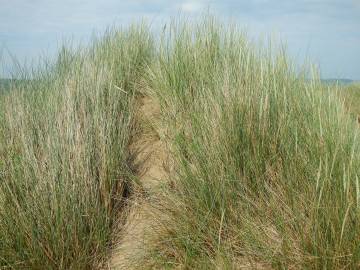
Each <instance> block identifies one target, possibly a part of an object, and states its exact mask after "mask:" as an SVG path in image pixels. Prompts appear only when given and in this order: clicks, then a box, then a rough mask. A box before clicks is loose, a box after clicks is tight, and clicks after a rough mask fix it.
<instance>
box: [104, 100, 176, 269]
mask: <svg viewBox="0 0 360 270" xmlns="http://www.w3.org/2000/svg"><path fill="white" fill-rule="evenodd" d="M137 112H138V114H137V116H136V117H137V121H138V124H139V129H138V130H139V132H138V134H136V135H135V138H134V140H133V142H132V143H131V145H130V154H131V156H133V158H134V160H133V166H134V168H135V171H136V174H137V176H138V178H139V182H140V189H142V191H139V193H141V192H142V193H144V194H145V195H144V196H141V195H140V196H137V194H135V196H133V198H134V199H133V201H132V202H131V203H130V206H129V208H130V209H129V214H128V216H127V218H126V223H125V226H123V227H122V229H121V232H120V235H119V239H118V241H117V243H118V244H116V243H115V248H114V250H113V252H112V254H111V258H110V261H109V265H108V267H109V269H132V268H135V266H134V264H136V262H138V261H141V260H139V259H140V258H141V257H142V256H143V255H144V250H143V248H144V239H145V237H146V234H147V232H148V230H149V229H150V226H151V225H152V222H153V220H152V217H151V215H150V213H149V211H150V204H149V202H148V201H147V200H148V198H149V197H150V196H152V195H156V193H157V192H159V190H160V189H159V187H160V185H161V184H163V183H164V182H165V179H166V175H167V172H166V171H167V168H168V167H169V155H168V153H167V151H166V146H165V142H164V141H163V140H162V139H161V138H162V137H163V135H164V134H163V133H164V130H163V129H161V125H160V123H159V114H160V108H159V106H158V104H157V103H156V101H155V100H154V99H152V98H150V97H148V96H143V97H141V98H139V99H138V109H137ZM135 193H136V192H135Z"/></svg>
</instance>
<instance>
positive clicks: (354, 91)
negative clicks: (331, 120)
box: [339, 83, 360, 123]
mask: <svg viewBox="0 0 360 270" xmlns="http://www.w3.org/2000/svg"><path fill="white" fill-rule="evenodd" d="M339 92H340V93H341V98H343V99H344V101H345V106H346V108H347V109H348V111H349V112H350V114H351V115H352V116H353V117H354V118H355V119H357V120H358V122H359V123H360V84H359V83H352V84H350V85H348V86H343V87H341V91H339Z"/></svg>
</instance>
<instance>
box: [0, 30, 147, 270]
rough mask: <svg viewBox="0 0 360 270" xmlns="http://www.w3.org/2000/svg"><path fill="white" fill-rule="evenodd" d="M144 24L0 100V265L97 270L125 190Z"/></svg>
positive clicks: (64, 56) (64, 58)
mask: <svg viewBox="0 0 360 270" xmlns="http://www.w3.org/2000/svg"><path fill="white" fill-rule="evenodd" d="M151 54H152V41H151V37H150V36H149V32H148V30H147V29H146V27H132V28H131V29H129V30H126V31H109V32H108V33H106V34H105V35H104V37H102V38H101V39H99V40H97V41H96V40H95V41H94V44H93V45H92V46H91V47H90V48H88V49H82V50H72V49H66V48H63V49H62V50H61V52H60V53H59V56H58V59H57V62H56V63H55V64H54V65H50V66H48V67H46V68H44V67H42V68H40V69H38V70H37V71H35V72H34V73H33V74H30V73H27V72H26V73H24V75H23V76H24V77H25V76H26V77H30V78H31V80H28V81H24V83H21V84H14V85H13V86H12V89H11V90H10V91H8V92H7V93H4V94H3V95H2V96H0V104H1V108H0V112H1V113H0V160H1V163H0V177H1V178H0V239H1V241H0V268H1V269H94V267H95V266H96V265H97V264H99V263H100V262H101V260H103V259H104V258H105V255H106V253H107V252H108V246H109V244H110V241H109V240H110V233H111V228H112V224H113V222H114V220H115V219H116V218H117V217H118V216H119V215H120V213H121V208H122V206H123V204H124V196H126V193H128V192H129V189H130V188H131V183H130V182H129V177H128V175H129V173H130V171H129V168H128V162H127V159H128V152H127V145H128V143H129V139H130V136H131V134H132V132H133V131H132V130H133V110H132V103H133V99H134V95H135V92H136V84H137V82H138V81H139V78H140V77H141V76H142V73H143V69H144V67H145V66H147V65H148V62H149V61H150V57H151Z"/></svg>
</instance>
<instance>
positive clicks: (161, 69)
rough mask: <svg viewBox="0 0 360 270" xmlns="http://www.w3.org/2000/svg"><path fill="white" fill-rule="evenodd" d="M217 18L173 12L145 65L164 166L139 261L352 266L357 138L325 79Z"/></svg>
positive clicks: (359, 195) (359, 239)
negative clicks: (167, 162) (164, 133)
mask: <svg viewBox="0 0 360 270" xmlns="http://www.w3.org/2000/svg"><path fill="white" fill-rule="evenodd" d="M311 74H313V79H312V80H311V81H309V80H308V79H307V77H308V75H309V72H303V73H298V72H296V71H295V69H294V68H293V65H292V64H291V62H290V61H289V60H288V58H287V56H286V53H285V50H284V49H283V48H282V47H281V46H279V47H276V46H271V44H269V47H265V48H264V47H263V46H258V45H256V44H255V43H254V42H251V41H249V39H248V38H247V37H246V35H245V34H244V33H242V32H241V31H239V30H238V29H237V28H236V27H224V26H223V25H221V24H219V23H217V22H216V20H215V19H212V18H210V19H206V20H204V21H203V22H200V23H196V24H182V23H173V24H172V25H171V26H170V27H169V30H168V31H167V32H166V33H165V35H164V38H163V40H162V43H161V45H160V49H159V55H158V58H157V59H156V61H155V63H154V64H153V66H152V69H151V70H150V72H149V84H150V89H151V93H152V95H154V96H155V97H157V98H159V100H160V104H161V107H162V117H163V121H164V123H165V125H168V130H169V136H168V141H169V142H170V146H171V150H172V155H173V157H174V169H173V171H174V173H173V174H172V175H170V182H171V185H170V186H171V188H169V189H168V190H166V191H165V194H164V195H163V196H162V197H161V198H160V199H159V201H157V203H156V207H157V208H158V209H159V210H160V212H161V213H162V215H165V217H164V218H163V219H160V218H159V219H160V221H159V227H155V228H154V230H155V231H156V230H157V231H159V232H161V234H160V235H159V236H158V237H156V238H155V239H152V241H151V242H150V243H149V247H148V251H149V257H148V258H147V263H148V264H146V266H149V268H151V267H155V266H156V267H169V268H177V267H179V268H180V269H236V268H242V267H245V268H253V269H270V268H274V269H340V268H341V269H342V268H351V269H356V268H358V267H360V264H359V262H360V249H359V247H360V210H359V209H360V208H359V207H360V187H359V176H360V175H359V168H360V151H359V150H360V147H359V146H360V145H359V144H360V143H359V137H358V129H357V127H356V124H355V123H354V121H353V120H352V119H351V117H350V116H349V115H348V114H347V113H346V111H345V109H344V107H343V105H342V103H341V102H340V101H339V99H338V95H337V92H336V91H335V89H328V88H327V87H326V86H324V85H323V84H321V82H320V80H319V79H318V78H317V76H316V72H313V73H311Z"/></svg>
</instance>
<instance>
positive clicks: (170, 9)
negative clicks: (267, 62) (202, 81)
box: [0, 0, 360, 79]
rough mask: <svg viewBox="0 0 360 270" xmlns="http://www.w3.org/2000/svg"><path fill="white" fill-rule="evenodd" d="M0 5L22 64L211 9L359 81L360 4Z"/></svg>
mask: <svg viewBox="0 0 360 270" xmlns="http://www.w3.org/2000/svg"><path fill="white" fill-rule="evenodd" d="M0 6H1V8H0V48H1V47H2V46H6V47H7V48H8V49H9V50H10V51H11V52H12V53H13V54H15V55H16V56H18V57H20V58H25V57H29V56H30V57H34V58H35V57H36V56H37V55H38V54H39V52H41V51H43V50H45V51H46V50H49V51H51V52H52V51H53V52H56V44H59V43H61V40H62V39H63V38H64V39H66V40H67V39H68V38H71V39H72V38H74V39H75V40H83V41H86V40H88V39H89V37H90V36H91V34H92V32H93V30H94V31H95V32H102V31H103V29H105V28H106V27H107V26H109V25H114V26H120V25H121V26H126V25H128V24H129V23H130V22H132V21H136V20H139V19H140V18H146V19H147V20H148V21H149V22H150V23H151V24H152V27H153V28H155V27H160V25H162V24H163V23H166V22H168V19H169V17H171V16H177V15H178V13H179V11H180V12H183V13H186V14H187V15H189V16H191V17H197V15H198V14H199V13H200V12H202V11H206V10H205V9H207V7H209V10H210V12H212V13H215V14H218V15H220V16H221V17H222V18H225V21H226V18H229V17H232V19H234V20H235V21H237V23H239V25H240V26H247V28H248V30H249V34H250V35H251V37H254V38H256V36H259V35H261V34H265V35H267V34H270V33H275V34H280V35H279V36H281V37H282V40H284V41H287V43H288V44H289V45H290V46H289V50H290V51H291V54H292V55H293V56H295V57H296V56H297V55H299V54H301V55H302V54H307V56H309V57H311V59H315V60H318V61H319V62H320V63H322V65H321V66H322V68H323V70H324V76H329V77H333V76H336V74H335V72H336V70H340V71H341V72H342V71H343V72H344V76H346V77H352V78H354V79H360V52H359V50H358V49H357V48H356V47H358V46H359V44H360V30H359V25H360V0H292V1H289V0H247V1H245V0H223V1H215V0H173V1H166V0H123V1H119V0H106V1H103V0H63V1H58V0H32V1H29V0H11V1H9V0H0ZM334 54H337V55H336V56H335V55H334ZM300 62H301V60H300Z"/></svg>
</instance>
